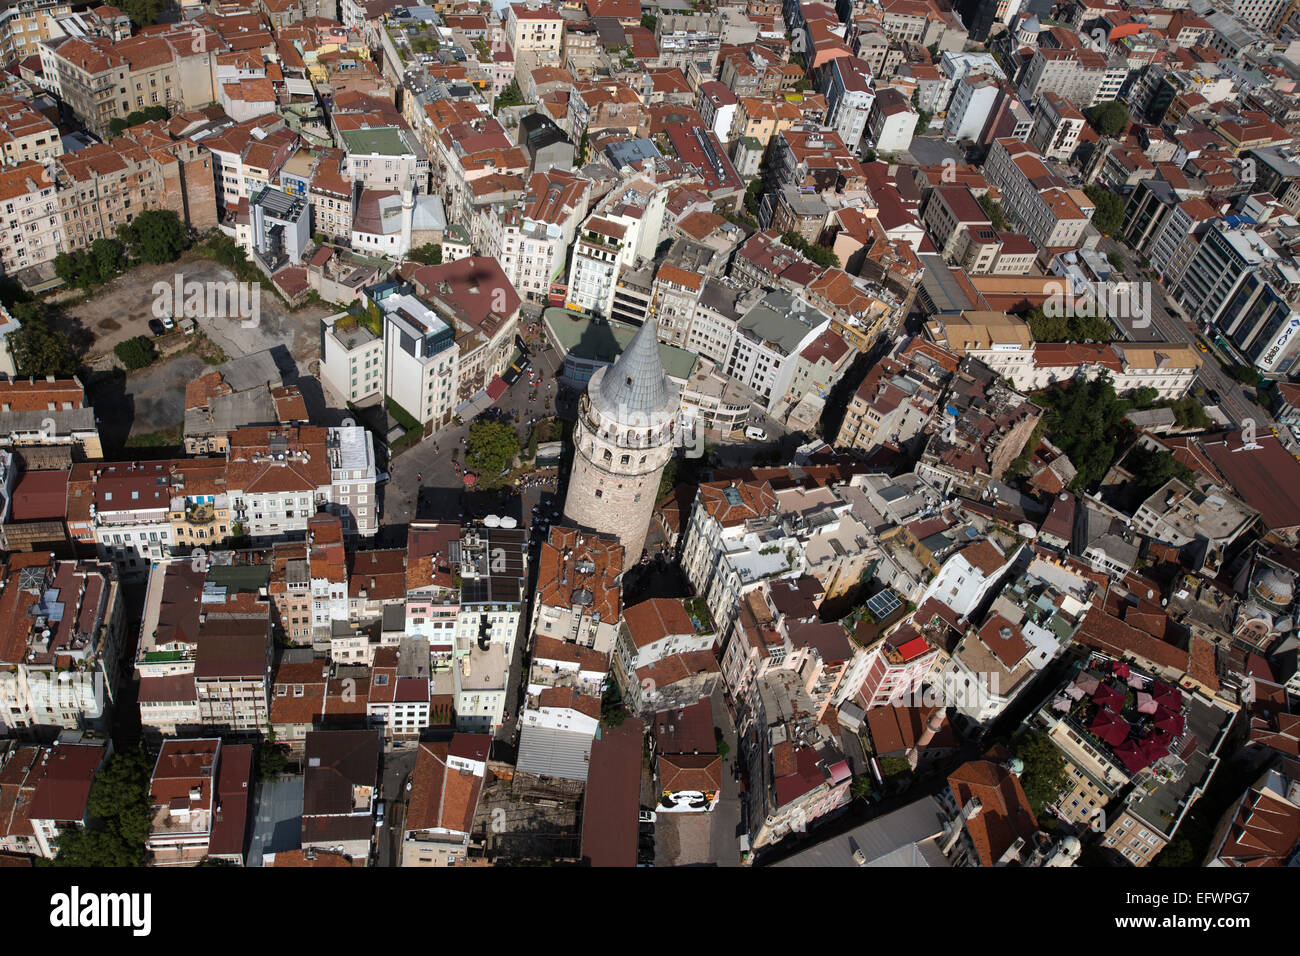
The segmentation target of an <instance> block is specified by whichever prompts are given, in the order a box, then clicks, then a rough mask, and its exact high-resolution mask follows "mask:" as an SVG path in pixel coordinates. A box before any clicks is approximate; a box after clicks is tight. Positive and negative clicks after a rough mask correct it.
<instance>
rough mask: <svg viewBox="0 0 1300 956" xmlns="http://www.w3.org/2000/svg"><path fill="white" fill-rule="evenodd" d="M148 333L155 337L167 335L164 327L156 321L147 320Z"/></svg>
mask: <svg viewBox="0 0 1300 956" xmlns="http://www.w3.org/2000/svg"><path fill="white" fill-rule="evenodd" d="M149 331H150V332H152V333H153V334H154V335H155V336H158V335H166V334H167V329H166V327H165V326H164V325H163V324H162V323H161V322H159V321H158V320H157V319H150V320H149Z"/></svg>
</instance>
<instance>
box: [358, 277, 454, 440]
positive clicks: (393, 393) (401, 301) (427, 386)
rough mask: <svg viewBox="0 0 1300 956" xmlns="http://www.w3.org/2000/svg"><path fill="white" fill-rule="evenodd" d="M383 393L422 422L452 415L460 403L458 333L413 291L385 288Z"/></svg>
mask: <svg viewBox="0 0 1300 956" xmlns="http://www.w3.org/2000/svg"><path fill="white" fill-rule="evenodd" d="M376 302H377V304H378V306H379V308H380V309H381V310H382V311H383V314H384V342H385V343H386V344H387V348H386V354H385V364H384V394H385V395H387V396H388V397H389V398H391V399H392V400H393V401H395V402H396V403H397V404H398V405H400V406H401V407H402V408H404V409H405V410H406V411H407V413H408V414H410V415H411V416H412V417H414V418H415V419H416V420H417V421H419V422H422V423H427V422H430V421H438V420H440V419H445V418H449V417H450V415H451V412H452V409H454V408H455V407H456V405H457V404H459V403H458V402H457V399H456V388H455V386H456V370H457V359H458V355H457V352H456V349H455V342H456V335H455V331H454V330H453V329H452V327H451V325H449V324H448V323H447V322H446V321H444V320H443V319H442V317H441V316H439V315H438V313H437V312H436V311H434V309H433V308H432V307H431V306H429V305H426V304H425V303H424V302H422V301H421V300H420V299H418V298H416V297H415V296H414V295H412V294H410V293H409V292H401V291H399V290H397V289H396V288H391V289H385V290H383V291H382V292H381V293H380V294H379V298H377V299H376Z"/></svg>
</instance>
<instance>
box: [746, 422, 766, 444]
mask: <svg viewBox="0 0 1300 956" xmlns="http://www.w3.org/2000/svg"><path fill="white" fill-rule="evenodd" d="M745 437H746V438H750V439H753V440H754V441H763V440H764V439H766V438H767V432H765V431H763V429H761V428H759V427H758V426H757V425H750V426H749V427H748V428H746V429H745Z"/></svg>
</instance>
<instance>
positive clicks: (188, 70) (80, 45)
mask: <svg viewBox="0 0 1300 956" xmlns="http://www.w3.org/2000/svg"><path fill="white" fill-rule="evenodd" d="M218 46H224V44H223V43H222V41H221V40H220V39H219V38H218V37H217V36H216V34H204V35H203V36H201V37H200V36H197V35H196V34H195V32H194V29H193V28H190V27H182V26H177V28H176V29H175V30H174V31H171V32H169V33H167V34H161V35H152V36H136V37H132V38H131V39H129V40H123V41H122V42H120V43H113V42H110V41H109V40H105V39H102V38H100V37H87V38H78V37H61V38H59V39H56V40H50V41H48V42H46V43H43V44H41V48H40V49H41V66H42V68H43V70H44V72H45V75H46V76H47V77H50V78H51V79H52V81H53V86H54V90H55V92H57V93H58V94H59V96H60V97H61V98H62V99H63V100H64V102H66V103H67V104H68V105H69V106H70V107H71V108H72V110H73V112H74V113H76V114H77V117H78V118H79V119H80V120H81V121H82V122H83V123H85V125H86V127H87V128H88V129H89V130H90V131H91V132H92V133H94V134H96V135H97V136H100V137H105V136H107V135H108V133H109V126H110V124H111V122H112V121H113V120H114V119H118V118H125V117H126V116H128V115H129V114H130V113H132V112H135V111H137V110H143V109H146V108H148V107H150V106H164V107H166V108H167V110H168V112H178V111H181V110H185V109H189V108H194V107H200V106H206V105H208V104H209V103H211V102H213V101H214V100H215V99H216V97H215V95H214V93H213V89H212V71H211V66H210V62H209V61H210V59H211V56H212V54H213V53H215V52H218V50H217V47H218Z"/></svg>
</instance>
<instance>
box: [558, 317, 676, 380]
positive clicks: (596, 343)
mask: <svg viewBox="0 0 1300 956" xmlns="http://www.w3.org/2000/svg"><path fill="white" fill-rule="evenodd" d="M543 319H544V320H545V322H546V327H547V328H548V329H550V330H551V333H552V335H553V336H554V338H555V340H556V341H557V342H558V343H559V345H560V348H561V349H562V350H563V351H564V354H565V355H572V356H573V357H574V358H578V359H584V360H586V361H588V362H604V363H608V364H613V362H614V359H616V358H618V357H619V355H621V354H622V352H623V349H625V348H626V347H627V344H628V343H629V342H631V341H632V336H634V335H636V330H637V326H635V325H631V324H629V323H627V322H618V321H609V322H598V321H596V320H595V319H593V318H592V317H591V316H590V315H588V314H587V313H585V312H575V311H573V310H572V309H560V308H554V307H553V308H549V309H547V310H546V312H545V313H544V315H543ZM659 359H660V361H662V362H663V363H664V371H665V372H667V373H668V377H669V378H671V379H675V380H677V381H679V382H684V381H686V380H688V379H689V378H690V377H691V375H692V373H693V372H694V371H695V364H696V362H698V361H699V356H698V355H696V354H695V353H694V352H688V351H686V350H685V349H679V348H677V346H675V345H665V344H664V343H662V342H660V343H659Z"/></svg>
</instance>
